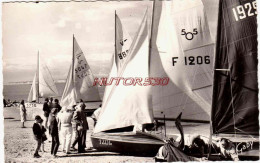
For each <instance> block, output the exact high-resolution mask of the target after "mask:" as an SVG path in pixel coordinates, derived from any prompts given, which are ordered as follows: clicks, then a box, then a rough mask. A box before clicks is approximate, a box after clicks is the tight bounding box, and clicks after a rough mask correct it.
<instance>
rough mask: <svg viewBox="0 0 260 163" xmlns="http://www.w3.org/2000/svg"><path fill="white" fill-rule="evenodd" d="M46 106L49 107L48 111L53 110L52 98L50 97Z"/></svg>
mask: <svg viewBox="0 0 260 163" xmlns="http://www.w3.org/2000/svg"><path fill="white" fill-rule="evenodd" d="M48 105H49V109H50V111H51V110H52V109H53V108H54V106H53V98H52V97H51V98H50V100H49V102H48Z"/></svg>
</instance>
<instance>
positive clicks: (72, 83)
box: [61, 37, 101, 106]
mask: <svg viewBox="0 0 260 163" xmlns="http://www.w3.org/2000/svg"><path fill="white" fill-rule="evenodd" d="M93 83H94V77H93V74H92V72H91V70H90V67H89V65H88V63H87V60H86V58H85V56H84V53H83V52H82V50H81V49H80V47H79V45H78V43H77V41H76V39H75V38H74V37H73V59H72V65H71V66H70V69H69V74H68V77H67V81H66V86H65V88H64V91H63V95H62V98H61V105H63V106H72V105H75V104H76V102H77V101H79V100H80V99H82V100H83V101H101V99H100V96H99V93H98V88H97V86H93Z"/></svg>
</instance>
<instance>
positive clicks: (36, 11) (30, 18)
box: [2, 0, 218, 84]
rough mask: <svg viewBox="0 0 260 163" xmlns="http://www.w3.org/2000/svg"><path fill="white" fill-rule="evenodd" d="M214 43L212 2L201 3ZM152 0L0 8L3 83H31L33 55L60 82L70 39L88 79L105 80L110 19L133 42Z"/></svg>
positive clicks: (214, 3) (110, 42) (111, 42)
mask: <svg viewBox="0 0 260 163" xmlns="http://www.w3.org/2000/svg"><path fill="white" fill-rule="evenodd" d="M202 1H203V3H204V6H205V10H206V15H207V18H208V23H209V27H210V31H211V35H212V39H213V40H215V35H216V26H217V24H216V20H217V10H218V3H217V0H210V1H209V0H202ZM147 8H148V12H149V14H150V15H151V14H152V1H120V2H119V1H99V2H97V1H96V2H47V3H42V2H40V3H3V4H2V45H3V53H2V55H3V57H2V58H3V81H4V83H5V84H6V83H10V82H21V81H32V80H33V77H34V73H35V71H36V65H37V53H38V51H39V54H40V55H41V57H42V58H44V60H45V62H46V64H47V66H48V67H49V69H50V72H51V74H52V76H53V78H54V80H65V79H66V77H67V73H68V70H69V66H70V64H71V58H72V37H73V34H74V36H75V38H76V40H77V42H78V44H79V46H80V47H81V49H82V51H83V53H84V55H85V57H86V59H87V61H88V63H89V65H90V67H91V70H92V72H93V73H94V76H106V75H107V74H108V73H109V71H110V67H111V58H112V56H113V53H114V39H115V38H114V35H115V34H114V30H115V28H114V19H115V18H114V14H115V10H116V12H117V14H118V15H119V17H120V19H121V21H122V24H123V25H124V27H125V29H126V30H127V31H128V32H129V34H130V36H131V37H132V38H134V36H135V34H136V32H137V29H138V27H139V25H140V23H141V20H142V18H143V15H144V13H145V11H146V9H147Z"/></svg>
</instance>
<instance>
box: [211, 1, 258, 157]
mask: <svg viewBox="0 0 260 163" xmlns="http://www.w3.org/2000/svg"><path fill="white" fill-rule="evenodd" d="M256 19H257V8H256V1H255V0H248V1H239V0H234V1H224V0H220V1H219V18H218V29H217V41H216V44H217V45H216V56H215V67H214V85H213V101H212V111H211V129H212V131H211V135H212V136H213V138H216V137H227V138H229V139H230V140H232V141H233V142H235V143H236V149H237V152H238V154H239V158H240V159H249V160H259V120H258V115H259V110H258V82H257V72H258V71H257V65H258V61H257V55H258V53H257V20H256Z"/></svg>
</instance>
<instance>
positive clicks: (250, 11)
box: [232, 1, 257, 21]
mask: <svg viewBox="0 0 260 163" xmlns="http://www.w3.org/2000/svg"><path fill="white" fill-rule="evenodd" d="M232 10H233V14H234V17H235V19H236V21H239V20H242V19H245V18H247V17H250V16H254V15H257V5H256V1H253V2H252V3H250V2H248V3H245V4H244V5H239V6H236V7H234V8H233V9H232Z"/></svg>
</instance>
